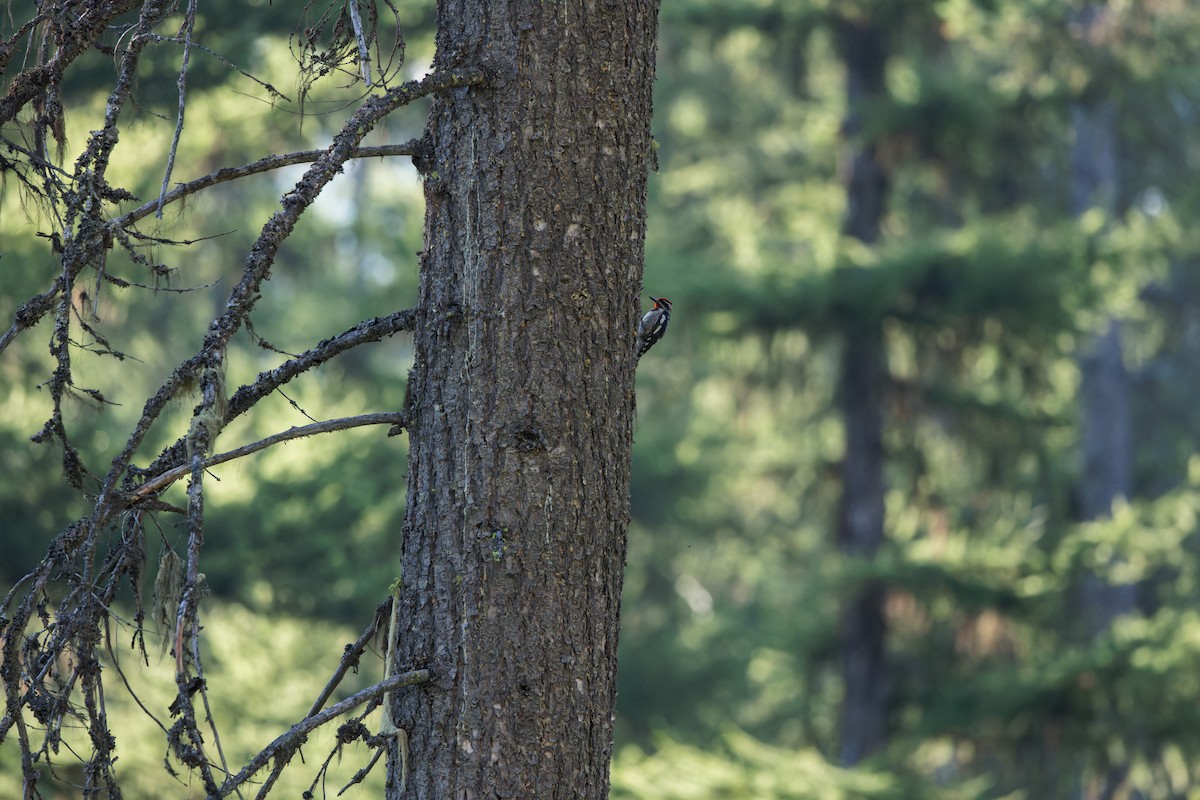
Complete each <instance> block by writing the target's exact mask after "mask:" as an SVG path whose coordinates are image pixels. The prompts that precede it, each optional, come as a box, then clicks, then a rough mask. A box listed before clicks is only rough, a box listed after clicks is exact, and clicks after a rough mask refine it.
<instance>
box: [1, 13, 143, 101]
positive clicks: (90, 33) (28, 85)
mask: <svg viewBox="0 0 1200 800" xmlns="http://www.w3.org/2000/svg"><path fill="white" fill-rule="evenodd" d="M140 2H141V0H111V2H103V1H102V2H97V3H92V4H89V6H88V11H87V13H86V14H81V15H80V16H79V17H78V18H77V19H76V21H75V24H74V25H73V26H70V27H68V28H67V29H66V30H64V31H63V32H62V37H61V41H62V45H61V46H60V47H59V49H58V51H57V52H56V53H55V54H54V57H53V58H51V59H50V60H49V61H47V62H45V63H42V64H36V65H34V66H32V67H30V68H29V69H27V70H24V71H23V72H21V73H19V74H17V75H16V76H15V77H13V79H12V83H10V84H9V89H8V94H6V95H5V96H4V97H3V98H2V99H0V125H5V124H7V123H9V122H11V121H12V120H13V118H14V117H16V116H17V113H18V112H19V111H20V110H21V109H22V108H24V107H25V104H26V103H28V102H29V101H30V100H32V99H33V98H35V97H37V96H38V94H40V93H41V92H42V90H43V89H45V88H46V86H47V85H49V84H50V83H51V82H53V81H54V80H56V79H57V76H59V75H62V74H63V71H64V70H65V69H66V68H67V65H68V64H70V63H71V62H72V61H74V60H75V59H76V58H78V57H79V56H81V55H83V54H84V53H85V52H87V51H88V49H89V48H90V47H91V46H92V43H93V42H96V41H99V39H100V35H101V34H102V33H103V32H104V30H105V29H106V28H107V27H108V25H109V23H111V22H112V21H113V20H114V19H116V18H117V17H119V16H120V15H122V14H124V13H125V12H127V11H130V10H132V9H134V8H136V7H137V6H138V4H139V3H140ZM27 26H28V23H27V25H26V27H27ZM21 30H22V31H24V30H25V27H22V29H21ZM10 41H12V40H10ZM4 60H5V61H7V60H8V59H7V55H5V57H4Z"/></svg>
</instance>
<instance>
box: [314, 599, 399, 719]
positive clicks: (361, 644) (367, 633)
mask: <svg viewBox="0 0 1200 800" xmlns="http://www.w3.org/2000/svg"><path fill="white" fill-rule="evenodd" d="M392 605H393V604H392V598H391V596H390V595H389V596H388V599H387V600H384V601H383V602H382V603H380V604H379V606H378V607H377V608H376V609H375V618H374V619H372V620H371V624H370V625H368V626H367V627H366V628H365V629H364V630H363V632H362V635H361V636H359V637H358V641H356V642H355V643H354V644H352V645H350V646H349V647H347V648H346V652H345V653H343V654H342V661H341V663H340V664H338V667H337V669H336V670H334V673H333V677H331V678H330V679H329V682H328V683H326V684H325V688H324V689H322V690H321V694H320V695H319V696H318V697H317V700H316V702H315V703H313V705H312V708H310V709H309V710H308V713H307V714H305V719H307V718H308V717H311V716H314V715H316V714H317V713H318V712H319V711H320V710H321V709H322V708H323V707H324V706H325V703H326V701H328V700H329V698H330V697H331V696H332V695H333V692H334V690H335V689H337V687H338V685H339V684H341V682H342V678H344V677H345V676H346V671H347V670H349V669H350V668H351V667H352V666H354V665H355V664H357V663H358V657H359V656H360V655H362V652H363V651H364V650H366V649H367V645H368V644H369V643H370V641H371V638H372V637H373V636H374V635H375V634H376V632H378V631H379V623H380V622H381V621H382V620H384V619H386V618H387V617H388V615H389V614H391V613H392Z"/></svg>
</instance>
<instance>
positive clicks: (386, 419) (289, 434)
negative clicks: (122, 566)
mask: <svg viewBox="0 0 1200 800" xmlns="http://www.w3.org/2000/svg"><path fill="white" fill-rule="evenodd" d="M403 421H404V414H402V413H400V412H399V411H381V412H378V413H375V414H361V415H359V416H357V417H342V418H340V419H330V420H326V421H324V422H316V423H313V424H312V425H302V426H300V427H299V428H289V429H288V430H286V431H281V432H280V433H276V434H274V435H272V436H268V437H267V438H265V439H259V440H258V441H257V442H251V443H250V444H246V445H242V446H241V447H239V448H237V449H235V450H229V451H227V452H225V453H218V454H217V455H215V456H211V457H209V458H206V459H204V460H203V461H202V462H201V463H200V467H201V469H208V468H209V467H213V466H216V465H217V464H224V463H225V462H226V461H233V460H234V459H237V458H242V457H243V456H248V455H250V454H251V453H257V452H258V451H259V450H265V449H266V448H268V447H271V446H272V445H276V444H279V443H280V442H286V441H290V440H291V439H299V438H301V437H303V436H312V435H314V434H318V433H330V432H332V431H344V430H346V429H348V428H358V427H362V426H363V425H396V424H399V423H401V422H403ZM192 472H194V469H193V465H191V464H184V465H182V466H178V467H175V468H174V469H172V470H168V471H167V472H164V473H163V474H161V475H159V476H158V477H156V478H153V479H152V480H149V481H147V482H146V483H144V484H142V485H141V486H139V487H138V489H137V491H136V492H134V493H133V497H134V498H141V497H149V496H151V495H154V494H157V493H158V492H160V491H162V490H163V489H165V488H166V487H168V486H170V485H171V484H172V483H174V482H175V481H177V480H179V479H180V478H182V477H183V476H185V475H187V474H189V473H192Z"/></svg>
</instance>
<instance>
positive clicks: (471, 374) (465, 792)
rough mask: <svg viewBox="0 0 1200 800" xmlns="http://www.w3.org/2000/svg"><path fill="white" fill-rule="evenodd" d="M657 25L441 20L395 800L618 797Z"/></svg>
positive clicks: (556, 12) (583, 16) (628, 10)
mask: <svg viewBox="0 0 1200 800" xmlns="http://www.w3.org/2000/svg"><path fill="white" fill-rule="evenodd" d="M657 6H658V4H657V2H654V0H648V1H646V2H628V0H626V1H623V2H619V3H616V2H606V3H598V2H586V1H583V2H581V1H579V0H575V1H574V2H565V3H539V2H534V0H521V1H514V2H495V1H492V0H488V1H486V2H482V3H476V2H471V3H468V2H465V1H464V0H442V2H440V3H439V10H438V16H439V33H438V53H437V57H436V59H435V66H436V67H437V68H441V69H449V68H452V67H453V65H454V64H456V63H460V62H463V61H469V62H471V63H479V64H482V65H484V67H485V69H486V70H487V71H488V76H489V79H488V83H487V85H486V86H485V87H482V88H479V89H470V90H466V91H456V92H452V93H447V94H445V95H442V96H440V97H438V98H436V99H435V101H434V105H433V108H432V111H431V116H430V123H429V130H428V134H429V137H430V142H431V144H432V155H430V156H429V157H428V158H418V159H417V162H416V163H417V164H418V168H420V169H421V170H422V171H423V172H424V175H425V187H426V201H427V216H426V250H425V252H424V253H423V257H422V264H421V270H422V272H421V280H420V297H419V305H418V309H417V315H418V324H417V334H416V338H415V345H416V362H415V365H414V368H413V370H412V372H411V374H410V396H411V401H410V403H411V405H410V408H409V409H408V411H409V414H410V418H411V424H410V426H409V432H410V439H411V450H410V464H409V478H408V481H409V482H408V507H407V512H406V518H405V527H404V532H403V537H404V541H403V553H402V582H401V586H400V589H399V602H398V606H397V612H396V613H397V614H399V617H398V625H397V636H396V641H395V642H394V643H393V646H394V647H395V650H394V652H395V660H394V663H395V669H396V670H404V669H411V668H416V667H427V668H429V669H430V670H431V672H432V680H431V682H430V683H429V684H428V685H426V686H423V687H421V688H420V689H418V690H415V691H411V692H406V693H404V694H403V695H402V696H399V697H397V698H395V699H394V704H393V706H392V717H393V721H394V723H395V724H396V725H397V726H398V727H400V728H402V729H403V730H404V731H405V732H406V736H407V742H408V748H407V751H408V752H407V758H406V759H403V760H404V761H406V764H402V763H401V760H402V759H401V758H400V753H399V752H398V751H399V750H400V748H399V747H397V748H395V749H394V751H393V753H392V754H391V755H390V757H389V762H390V763H389V788H388V797H390V798H399V797H416V798H430V799H432V798H437V799H438V800H442V799H443V798H460V797H462V798H466V797H483V796H487V797H537V798H554V797H570V798H603V797H607V793H608V765H609V760H610V757H611V752H612V720H613V710H614V705H615V693H616V658H617V633H618V623H619V608H620V605H619V603H620V596H621V582H622V569H623V565H624V554H625V536H626V529H627V524H628V518H629V504H628V497H629V459H630V447H631V442H632V385H633V373H634V367H635V361H634V354H633V349H632V347H633V335H632V334H633V330H634V323H635V320H636V314H637V308H638V305H637V296H638V292H639V288H640V284H641V268H642V255H643V239H644V209H645V191H646V177H647V171H648V166H649V159H650V156H651V142H650V133H649V123H650V111H651V85H652V82H653V74H654V43H655V36H656V25H657V11H658V8H657Z"/></svg>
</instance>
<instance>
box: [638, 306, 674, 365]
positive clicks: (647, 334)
mask: <svg viewBox="0 0 1200 800" xmlns="http://www.w3.org/2000/svg"><path fill="white" fill-rule="evenodd" d="M650 299H651V300H653V301H654V308H652V309H650V310H649V311H647V312H646V314H645V315H644V316H643V317H642V321H641V322H639V323H638V332H637V355H638V358H641V357H642V356H643V355H645V354H646V351H647V350H649V349H650V348H651V347H654V345H655V344H656V343H657V342H658V340H659V339H661V338H662V337H663V334H664V333H666V332H667V324H668V323H669V322H670V321H671V301H670V300H668V299H667V298H665V297H651V298H650Z"/></svg>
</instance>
